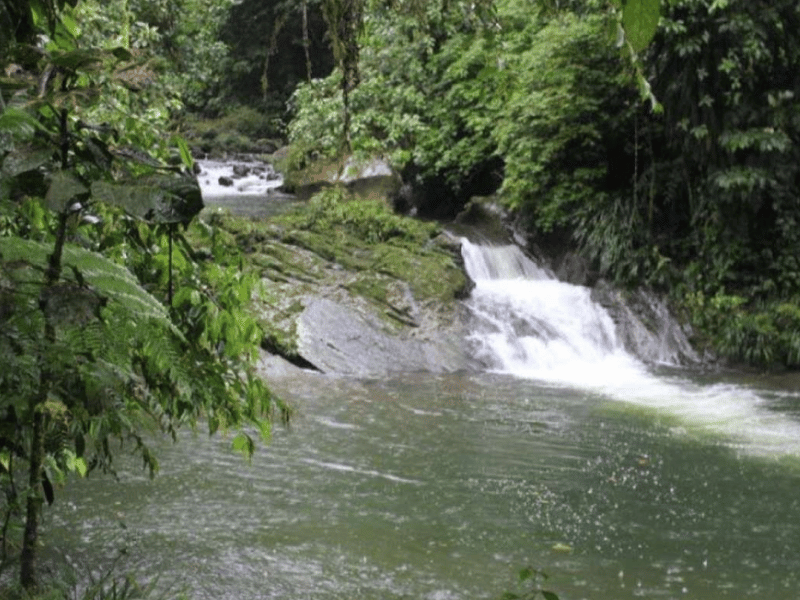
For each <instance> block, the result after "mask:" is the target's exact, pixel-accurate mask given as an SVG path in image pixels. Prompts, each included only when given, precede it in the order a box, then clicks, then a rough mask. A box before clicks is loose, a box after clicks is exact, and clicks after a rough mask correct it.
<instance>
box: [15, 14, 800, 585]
mask: <svg viewBox="0 0 800 600" xmlns="http://www.w3.org/2000/svg"><path fill="white" fill-rule="evenodd" d="M659 10H660V18H659ZM0 67H2V71H3V72H2V74H0V163H1V164H2V168H1V170H0V364H2V369H0V487H2V489H3V492H4V496H3V499H2V501H1V502H2V503H0V506H2V508H3V513H2V523H1V524H0V527H2V530H1V531H0V537H1V538H2V547H1V548H0V561H1V562H2V565H3V566H4V567H7V566H8V565H12V564H13V565H15V566H18V567H19V570H20V582H21V585H22V586H23V587H24V588H26V589H28V590H32V589H34V588H35V587H36V585H37V582H38V580H37V578H36V573H35V556H36V548H37V544H38V523H39V521H40V518H41V513H42V509H43V506H44V504H45V502H51V501H52V499H53V495H54V494H55V493H56V491H57V489H56V488H57V485H58V483H60V482H61V481H63V479H64V478H65V477H66V476H67V474H68V473H76V474H78V475H80V476H83V475H86V474H87V473H88V472H90V471H93V470H101V471H113V457H114V454H115V453H116V452H118V451H119V447H120V446H119V443H123V444H124V446H125V447H126V448H131V449H134V450H136V451H138V452H139V453H140V454H141V456H142V458H143V461H144V464H145V466H146V467H147V468H149V469H150V470H151V471H155V470H156V469H157V461H156V458H155V457H154V456H153V455H152V454H151V453H150V451H149V450H148V446H147V439H148V435H149V433H148V432H149V431H151V430H156V431H157V430H161V431H163V432H166V433H167V434H171V435H173V436H174V435H175V430H176V428H177V427H178V426H180V425H182V424H188V425H192V426H193V425H195V424H197V423H198V422H200V421H202V422H203V423H204V424H207V425H208V427H209V429H210V430H211V431H212V432H213V431H217V430H226V429H229V430H230V429H232V430H234V431H236V432H239V433H237V434H235V435H234V437H233V444H234V446H235V447H236V448H237V449H239V450H241V451H243V452H244V453H245V454H248V453H251V452H252V451H253V448H254V445H255V440H254V439H253V438H252V437H251V434H249V433H247V432H248V431H249V432H252V431H256V432H259V434H260V435H261V436H262V437H267V435H268V433H269V426H270V419H271V415H272V414H273V412H274V411H275V409H276V408H277V409H279V410H283V409H284V407H282V406H281V405H280V403H279V401H277V400H276V399H275V398H273V397H272V395H271V394H270V392H269V390H268V389H267V388H266V387H265V385H264V384H263V383H262V382H261V381H260V380H258V379H257V378H255V377H253V372H252V366H251V359H252V357H253V355H254V353H255V351H256V349H257V347H258V344H259V342H260V339H261V334H262V332H261V331H260V330H259V328H258V325H257V324H256V323H255V322H254V321H253V319H252V318H250V317H249V316H248V314H247V313H246V311H245V305H246V304H247V302H248V301H249V299H250V297H251V295H252V294H256V293H258V282H257V281H256V280H255V279H254V278H251V277H248V276H247V275H246V274H245V273H243V272H242V271H241V270H240V269H238V268H237V261H236V257H235V256H230V255H226V256H224V257H222V256H213V255H212V254H209V253H207V252H205V251H200V250H197V249H196V248H193V247H191V245H190V244H189V242H188V241H187V238H186V237H185V236H184V230H185V228H186V227H194V228H195V229H194V230H193V238H194V239H196V238H197V237H198V236H201V235H207V236H208V239H209V240H211V239H213V235H214V231H213V228H211V227H208V226H206V224H203V223H199V222H198V220H197V218H196V217H197V214H198V211H199V210H200V208H201V205H202V203H201V202H200V195H199V188H198V186H197V182H196V180H195V179H194V177H192V176H191V169H192V167H193V158H192V152H191V149H192V148H193V147H196V148H202V146H203V145H206V146H208V150H211V151H214V150H235V149H241V148H245V149H247V148H248V147H250V146H253V147H259V143H258V141H259V140H261V141H263V140H271V141H288V143H289V144H290V148H291V149H290V152H289V154H288V158H287V159H286V167H287V168H289V169H299V168H302V167H303V166H305V165H306V164H308V163H309V162H310V161H312V160H315V159H319V158H334V157H340V156H341V155H342V154H349V153H355V154H359V155H365V156H373V155H376V154H377V155H383V156H385V157H387V158H389V159H390V161H391V162H392V163H393V164H394V166H395V167H396V168H397V170H398V171H399V172H400V173H401V174H402V176H403V178H404V181H405V182H406V183H407V184H408V186H407V188H408V189H409V190H410V191H409V192H408V194H407V197H406V198H405V200H406V202H407V203H408V204H409V205H411V206H413V207H414V208H415V209H416V210H417V212H418V213H419V214H420V215H424V216H435V217H442V218H449V217H452V216H454V215H455V214H456V213H457V212H458V211H459V210H460V209H461V208H462V207H463V206H464V205H465V204H466V202H467V201H468V200H469V199H470V197H471V196H474V195H489V194H496V196H497V199H498V201H500V202H501V203H503V204H504V205H505V206H507V207H508V208H509V209H510V210H511V211H513V213H514V214H515V215H516V217H517V219H518V223H519V224H520V225H521V226H522V227H523V228H525V230H527V231H528V232H530V233H531V235H532V236H533V237H534V239H535V240H537V243H538V244H539V245H540V246H543V247H544V246H547V245H548V244H555V243H558V244H559V245H567V246H574V247H576V248H578V249H579V250H580V252H581V253H583V255H584V256H585V257H587V259H588V260H590V261H591V262H592V265H593V267H594V268H595V270H596V271H597V273H598V275H600V276H602V277H606V278H608V279H611V280H613V281H615V282H616V283H618V284H621V285H630V286H634V285H647V286H652V287H654V288H657V289H660V290H662V291H665V292H668V293H669V294H670V295H671V297H672V299H673V301H674V304H675V306H676V307H677V308H678V309H679V310H681V311H682V312H683V314H684V316H685V317H686V318H687V319H688V320H690V321H691V322H692V324H693V325H694V326H695V328H696V331H697V332H698V334H699V340H700V341H701V342H702V343H705V344H708V346H709V347H710V348H712V349H713V350H715V351H716V352H718V353H719V354H721V355H723V356H726V357H729V358H732V359H734V360H738V361H742V362H745V363H750V364H754V365H759V366H770V367H774V366H787V367H797V366H800V262H798V253H799V251H800V228H798V221H800V201H799V200H800V199H799V198H798V194H799V193H800V188H799V187H798V185H799V184H800V173H799V171H800V151H799V150H798V143H800V98H798V94H800V89H798V87H800V78H798V77H797V73H798V72H800V6H799V5H798V4H797V3H796V2H795V1H794V0H773V1H771V2H766V1H765V0H756V1H753V0H750V1H745V0H668V1H665V2H662V3H661V5H660V9H659V3H658V2H657V1H656V0H639V1H634V0H628V1H627V2H620V1H618V0H608V1H602V0H571V1H566V2H554V1H551V0H478V1H469V2H467V1H464V0H436V1H422V0H266V1H263V0H242V1H240V2H235V1H234V0H111V1H102V2H101V1H100V0H82V1H79V0H2V2H0ZM187 139H188V141H187ZM226 252H231V250H226ZM212 259H214V260H212ZM247 426H249V428H247V429H245V427H247ZM112 441H117V442H118V443H117V444H112ZM15 557H16V558H15Z"/></svg>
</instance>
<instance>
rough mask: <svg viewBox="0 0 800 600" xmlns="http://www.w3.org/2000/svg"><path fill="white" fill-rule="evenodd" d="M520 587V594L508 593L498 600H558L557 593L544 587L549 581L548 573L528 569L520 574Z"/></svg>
mask: <svg viewBox="0 0 800 600" xmlns="http://www.w3.org/2000/svg"><path fill="white" fill-rule="evenodd" d="M518 578H519V582H518V583H519V586H520V588H521V589H520V591H518V592H506V593H504V594H503V595H502V596H500V598H499V599H498V600H535V599H536V598H539V597H541V598H544V600H558V595H557V594H556V593H555V592H551V591H549V590H545V589H543V588H542V585H543V584H544V582H545V581H547V573H545V572H544V571H540V570H539V569H534V568H532V567H526V568H524V569H521V570H520V572H519V576H518Z"/></svg>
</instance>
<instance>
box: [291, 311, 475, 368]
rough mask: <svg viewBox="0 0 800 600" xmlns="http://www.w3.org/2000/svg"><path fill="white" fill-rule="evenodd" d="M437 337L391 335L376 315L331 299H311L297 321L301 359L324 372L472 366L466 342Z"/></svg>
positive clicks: (448, 336)
mask: <svg viewBox="0 0 800 600" xmlns="http://www.w3.org/2000/svg"><path fill="white" fill-rule="evenodd" d="M436 338H437V339H417V338H415V337H411V336H397V335H392V334H389V333H387V332H386V331H385V325H383V324H382V323H381V322H380V320H379V319H377V318H376V317H374V316H372V315H369V314H362V313H360V312H357V311H355V310H353V309H352V308H349V307H347V306H344V305H342V304H339V303H338V302H335V301H332V300H329V299H327V298H314V299H312V300H310V301H309V303H308V304H307V305H306V307H305V310H304V311H303V312H302V314H301V315H300V317H299V319H298V321H297V348H298V355H299V356H301V357H302V358H303V359H304V360H306V361H308V362H309V363H311V364H312V365H313V366H314V367H316V368H317V369H319V370H320V371H322V372H324V373H340V374H346V375H355V376H360V377H376V376H382V375H386V374H389V373H399V372H404V371H405V372H408V371H428V372H439V373H441V372H452V371H459V370H462V369H466V368H468V358H467V357H466V355H465V353H464V351H463V346H464V344H463V340H461V339H459V338H458V337H457V336H456V335H455V333H454V332H449V331H441V332H439V333H438V334H437V336H436Z"/></svg>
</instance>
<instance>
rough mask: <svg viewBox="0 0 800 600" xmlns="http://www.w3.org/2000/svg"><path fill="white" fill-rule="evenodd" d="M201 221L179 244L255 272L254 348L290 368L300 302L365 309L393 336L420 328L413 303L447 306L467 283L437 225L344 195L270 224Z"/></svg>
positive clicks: (223, 217) (214, 218) (335, 195)
mask: <svg viewBox="0 0 800 600" xmlns="http://www.w3.org/2000/svg"><path fill="white" fill-rule="evenodd" d="M206 221H207V222H206V223H205V224H203V223H200V224H198V225H193V226H192V227H191V228H190V231H189V232H188V233H187V237H189V238H191V240H190V241H191V242H192V243H194V242H199V243H202V244H204V245H206V246H207V247H208V248H209V253H210V254H211V255H212V256H214V257H215V260H218V261H223V260H225V261H228V263H229V264H230V263H232V262H233V261H234V260H235V261H237V263H238V264H240V265H241V266H242V268H244V269H246V270H247V269H254V270H256V271H257V272H258V273H259V275H260V276H261V277H262V279H263V280H264V282H265V286H266V288H267V293H266V296H265V297H264V298H262V299H261V300H260V301H257V302H254V306H253V312H254V314H255V316H256V318H257V320H258V322H259V324H260V326H261V328H262V330H263V341H262V346H263V347H264V348H265V349H266V350H268V351H270V352H273V353H277V354H280V355H281V356H283V357H285V358H287V359H288V360H290V361H293V362H296V363H298V361H302V357H300V356H298V345H297V318H298V316H299V315H300V314H301V313H302V311H303V310H304V302H305V300H306V298H308V297H311V296H325V297H330V298H334V299H336V300H337V301H343V302H345V303H348V302H355V303H356V304H357V305H359V306H362V307H364V302H366V303H367V305H369V306H372V307H374V314H376V315H378V316H379V317H381V318H382V319H383V321H384V322H385V323H386V324H387V327H389V328H390V329H392V330H395V331H397V330H402V329H403V328H407V327H414V326H417V325H418V323H417V322H416V320H417V318H418V315H417V313H418V306H419V305H426V304H428V303H430V302H433V303H438V304H441V305H445V306H447V305H452V302H453V300H454V299H455V298H458V297H460V294H461V293H462V291H463V290H464V288H465V287H466V285H467V278H466V276H465V275H464V273H463V271H462V270H461V269H460V268H459V267H458V265H457V264H456V260H455V259H456V255H457V254H458V246H457V245H453V244H452V243H448V242H447V241H446V240H445V239H444V237H443V236H440V235H439V234H440V233H441V230H440V228H439V227H438V226H437V225H435V224H433V223H425V222H421V221H416V220H414V219H411V218H408V217H403V216H400V215H396V214H394V213H393V212H392V211H391V210H390V209H389V208H388V206H386V204H385V203H383V202H375V201H364V200H355V199H353V198H352V197H351V196H349V195H347V194H346V193H345V192H343V191H334V193H328V194H324V195H322V196H321V197H318V198H315V199H314V200H312V201H311V202H309V203H308V204H307V205H305V206H303V207H301V208H300V209H298V210H296V211H294V212H293V213H292V214H288V215H283V216H280V217H276V218H273V219H271V220H269V221H263V220H252V219H248V218H246V217H235V216H230V215H220V214H214V215H212V216H210V217H209V218H207V219H206ZM348 298H349V300H348ZM359 302H360V304H359ZM298 364H299V363H298Z"/></svg>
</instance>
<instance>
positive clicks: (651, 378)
mask: <svg viewBox="0 0 800 600" xmlns="http://www.w3.org/2000/svg"><path fill="white" fill-rule="evenodd" d="M462 254H463V257H464V265H465V268H466V270H467V273H468V274H469V276H470V278H471V279H472V280H473V281H474V282H475V288H474V289H473V291H472V294H471V296H470V298H469V299H468V300H467V303H466V304H467V308H468V309H469V310H470V312H471V313H472V315H473V320H472V324H471V333H470V335H469V336H468V343H469V345H470V350H471V352H472V354H473V356H474V357H475V358H476V359H477V360H478V361H479V362H480V363H482V364H483V365H484V366H485V367H486V369H487V370H489V371H494V372H498V373H507V374H511V375H514V376H517V377H521V378H526V379H534V380H537V381H541V382H543V383H546V384H555V385H568V386H572V387H578V388H584V389H587V390H592V391H594V392H596V393H599V394H600V395H601V396H605V397H608V398H611V399H614V400H621V401H624V402H627V403H631V404H635V405H639V406H646V407H648V408H651V409H654V410H656V411H660V412H666V413H669V414H670V415H672V416H673V417H676V418H678V419H679V421H680V422H681V425H680V428H681V429H692V430H694V431H696V432H701V433H703V432H704V433H710V434H712V435H714V436H718V435H722V436H723V437H724V439H725V440H726V441H727V442H728V443H731V444H732V445H734V446H738V447H740V448H742V449H745V450H746V451H747V452H748V453H756V454H766V455H775V454H787V453H788V454H794V455H796V456H797V455H800V424H799V423H798V422H797V421H796V420H794V419H793V418H792V417H791V416H790V415H787V414H785V413H782V412H778V411H775V410H773V409H772V408H771V403H773V402H774V403H775V404H780V402H781V401H785V398H783V399H781V398H775V397H770V394H769V393H765V392H757V391H755V390H752V389H748V388H745V387H741V386H733V385H722V384H716V385H714V384H712V385H700V384H697V383H694V382H692V381H691V380H689V379H688V378H687V377H682V376H680V375H677V376H669V377H668V376H660V375H655V374H653V373H652V372H651V370H650V369H649V368H648V366H647V365H645V363H643V362H642V361H641V360H639V359H638V358H637V357H635V356H633V355H632V354H630V353H629V352H628V351H627V350H626V349H625V347H624V345H623V343H622V342H621V340H620V338H619V336H618V334H617V331H616V327H615V324H614V321H613V320H612V318H611V317H610V315H609V314H608V312H607V311H606V310H605V309H604V308H603V307H602V306H601V305H600V304H597V303H596V302H594V301H593V300H592V297H591V292H590V290H589V289H588V288H585V287H582V286H576V285H571V284H568V283H564V282H561V281H558V280H557V279H555V278H554V277H553V276H552V275H551V274H550V273H548V272H547V271H546V270H545V269H542V268H541V267H539V266H537V265H536V264H535V263H533V262H532V261H531V260H530V259H529V258H527V257H526V256H525V255H524V253H523V252H522V251H521V250H520V249H519V248H518V247H516V246H513V245H508V246H482V245H478V244H473V243H472V242H470V241H468V240H466V239H463V240H462Z"/></svg>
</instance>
